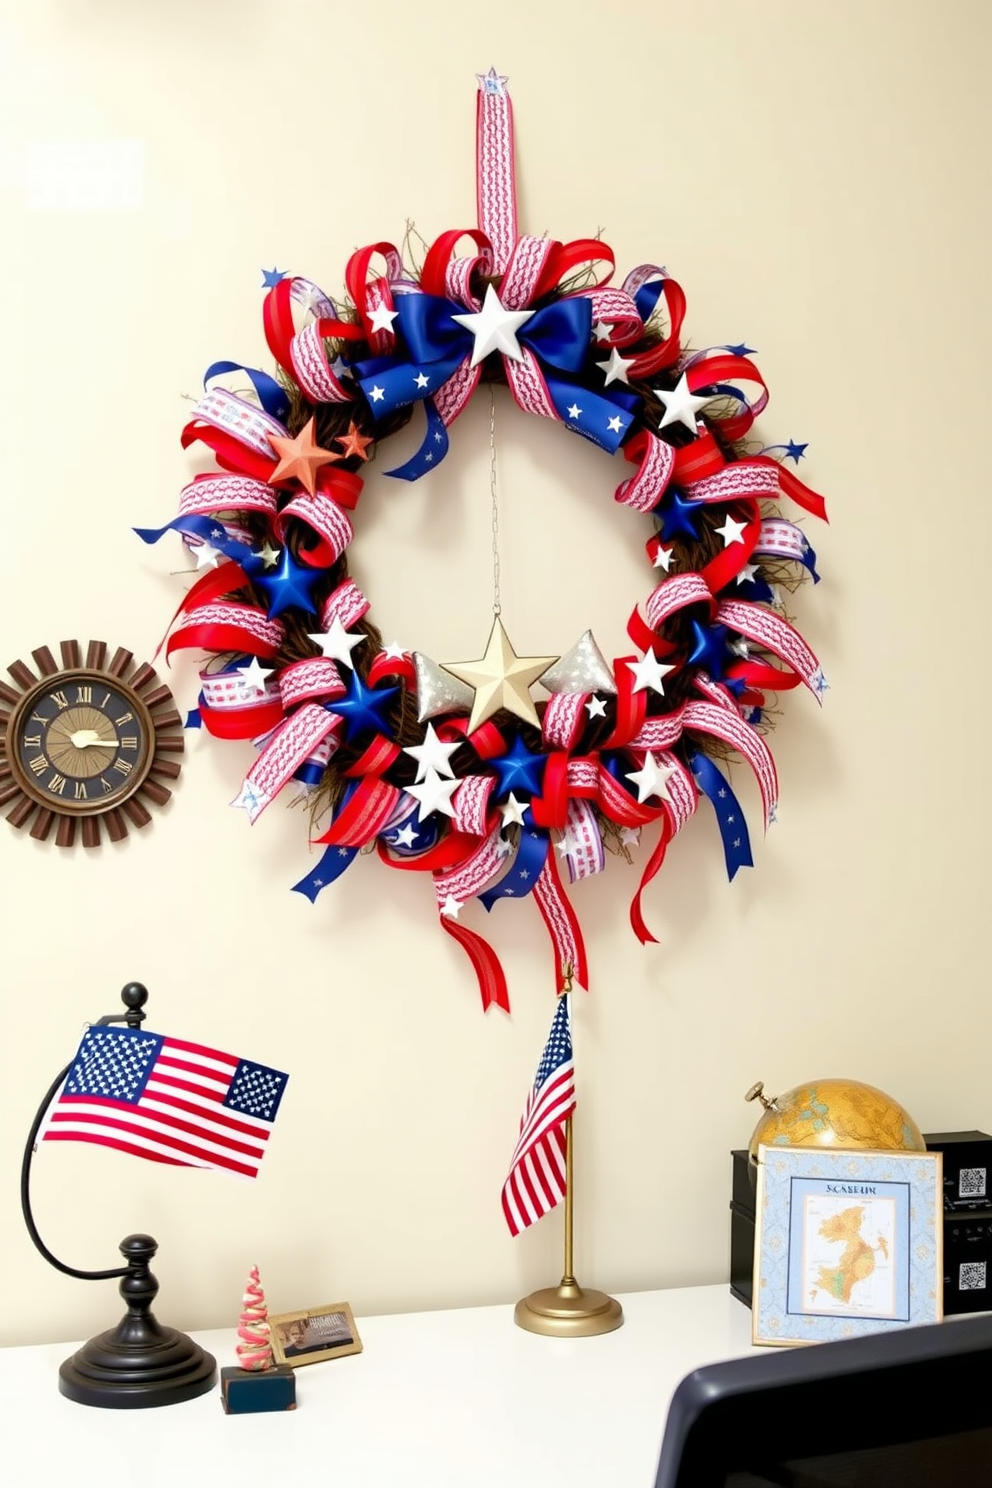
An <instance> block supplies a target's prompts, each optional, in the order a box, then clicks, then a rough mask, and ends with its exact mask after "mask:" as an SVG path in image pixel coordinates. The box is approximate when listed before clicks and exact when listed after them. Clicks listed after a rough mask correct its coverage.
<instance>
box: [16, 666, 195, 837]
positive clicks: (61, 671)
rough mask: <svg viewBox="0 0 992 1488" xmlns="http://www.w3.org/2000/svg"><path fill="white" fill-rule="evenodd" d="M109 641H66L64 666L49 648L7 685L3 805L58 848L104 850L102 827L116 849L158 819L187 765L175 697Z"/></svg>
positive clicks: (18, 821)
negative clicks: (155, 814) (154, 811)
mask: <svg viewBox="0 0 992 1488" xmlns="http://www.w3.org/2000/svg"><path fill="white" fill-rule="evenodd" d="M108 649H109V648H108V647H107V645H106V643H105V642H104V641H90V642H89V644H88V645H87V647H86V651H85V656H84V653H83V650H82V647H81V646H80V644H79V642H78V641H63V642H62V643H61V647H60V650H61V657H62V664H61V666H60V665H59V664H58V663H57V662H56V660H55V658H54V656H53V655H52V653H51V651H50V650H49V649H48V647H47V646H40V647H39V648H38V649H37V650H36V651H32V653H31V655H32V658H33V660H34V663H35V666H36V667H37V674H36V673H35V672H33V671H32V670H31V668H30V667H29V666H27V665H26V664H25V663H24V662H23V661H15V662H12V663H11V664H10V666H8V668H7V671H8V672H9V674H10V676H11V678H12V679H13V682H14V684H15V685H14V686H10V685H8V684H7V683H6V682H3V681H0V728H2V736H0V806H2V805H11V803H12V805H11V809H10V811H9V812H8V813H7V820H8V821H9V822H10V823H11V824H12V825H13V826H15V827H18V828H23V827H27V826H30V832H31V836H32V837H34V838H36V839H37V840H38V841H41V842H44V841H46V840H47V839H48V838H49V837H50V836H51V833H52V829H53V827H54V829H55V843H56V846H58V847H72V846H73V844H74V843H76V842H77V841H81V842H82V845H83V847H96V846H98V844H99V842H100V840H101V824H102V827H103V829H104V830H105V831H106V834H107V836H108V837H109V838H110V840H111V842H120V841H122V840H123V838H125V837H126V836H127V834H128V831H129V830H130V828H131V827H144V826H147V825H148V823H149V822H150V821H151V819H152V818H151V811H150V809H149V808H150V807H154V806H164V805H165V803H166V802H167V801H168V800H169V797H170V796H171V794H172V792H171V790H170V788H169V786H168V785H167V784H166V783H165V782H166V781H173V780H175V779H176V778H177V777H178V775H179V772H180V769H181V767H182V765H181V759H180V756H181V755H182V752H183V735H182V719H181V717H180V715H179V713H178V712H177V710H176V707H175V702H174V700H173V696H172V693H171V692H170V691H169V689H168V687H166V686H165V684H164V683H162V682H160V680H159V678H158V676H157V675H156V673H155V671H154V670H153V668H152V667H151V666H149V665H148V664H147V663H141V664H140V665H136V664H135V661H134V657H133V655H132V653H131V652H130V651H127V650H125V649H124V647H123V646H119V647H118V648H117V649H116V651H114V653H113V655H112V656H111V658H110V660H109V661H108V660H107V655H108Z"/></svg>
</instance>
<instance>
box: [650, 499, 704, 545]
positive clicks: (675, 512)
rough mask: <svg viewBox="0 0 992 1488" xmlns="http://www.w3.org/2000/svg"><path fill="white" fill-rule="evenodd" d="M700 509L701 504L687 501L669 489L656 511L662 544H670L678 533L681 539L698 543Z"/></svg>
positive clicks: (701, 507)
mask: <svg viewBox="0 0 992 1488" xmlns="http://www.w3.org/2000/svg"><path fill="white" fill-rule="evenodd" d="M702 509H703V504H702V502H699V501H687V500H686V499H685V497H684V496H681V495H680V494H679V492H678V491H677V490H676V489H675V487H674V486H673V487H671V488H670V489H669V491H668V494H667V495H666V496H665V498H664V500H663V502H662V505H661V507H660V508H659V510H658V516H659V517H660V519H661V540H662V542H671V540H672V538H673V537H678V535H679V534H680V533H681V534H682V536H683V537H691V538H692V539H693V541H694V542H698V541H699V526H698V522H699V513H700V512H701V511H702Z"/></svg>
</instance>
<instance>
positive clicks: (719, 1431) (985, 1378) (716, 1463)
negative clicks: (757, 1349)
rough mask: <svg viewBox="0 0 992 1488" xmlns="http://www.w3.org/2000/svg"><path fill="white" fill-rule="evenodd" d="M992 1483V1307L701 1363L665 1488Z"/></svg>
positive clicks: (679, 1394)
mask: <svg viewBox="0 0 992 1488" xmlns="http://www.w3.org/2000/svg"><path fill="white" fill-rule="evenodd" d="M770 1485H774V1488H992V1314H988V1313H985V1314H982V1315H981V1316H978V1317H969V1318H951V1319H948V1320H947V1321H945V1322H943V1323H931V1324H928V1325H927V1326H926V1327H922V1328H902V1329H894V1330H893V1331H891V1332H886V1333H877V1334H870V1335H868V1336H867V1337H862V1338H853V1339H850V1340H844V1341H843V1342H840V1343H822V1344H816V1345H813V1346H811V1347H804V1348H794V1349H772V1350H769V1351H768V1352H767V1353H763V1354H761V1355H749V1356H748V1357H747V1358H744V1359H731V1360H728V1361H727V1362H726V1363H724V1364H711V1365H708V1366H706V1367H705V1368H702V1369H697V1370H695V1371H694V1372H693V1373H692V1374H689V1375H687V1376H686V1377H685V1379H684V1380H683V1381H682V1382H681V1384H680V1385H679V1387H678V1389H677V1390H676V1391H675V1395H674V1396H673V1398H672V1403H671V1407H670V1408H669V1412H668V1421H667V1424H666V1427H665V1436H664V1440H663V1442H662V1447H661V1457H660V1459H659V1462H658V1473H657V1477H656V1478H655V1488H770Z"/></svg>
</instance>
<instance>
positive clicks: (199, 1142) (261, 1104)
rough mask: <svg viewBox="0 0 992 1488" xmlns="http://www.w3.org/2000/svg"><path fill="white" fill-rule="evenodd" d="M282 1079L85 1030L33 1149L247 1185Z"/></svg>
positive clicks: (175, 1047)
mask: <svg viewBox="0 0 992 1488" xmlns="http://www.w3.org/2000/svg"><path fill="white" fill-rule="evenodd" d="M288 1078H289V1077H288V1076H287V1075H285V1074H283V1072H282V1070H276V1069H271V1068H270V1067H269V1066H268V1065H265V1064H255V1063H253V1062H252V1061H250V1060H247V1059H236V1058H235V1057H234V1055H232V1054H224V1053H222V1052H221V1051H220V1050H219V1049H208V1048H206V1047H205V1046H204V1045H203V1044H189V1043H185V1042H183V1040H181V1039H172V1038H165V1037H164V1036H163V1035H162V1034H160V1033H150V1032H146V1031H145V1030H144V1029H141V1028H106V1027H99V1026H97V1027H93V1028H88V1029H87V1030H86V1033H85V1034H84V1035H83V1041H82V1043H81V1044H80V1046H79V1050H78V1052H77V1054H76V1057H75V1059H74V1060H73V1062H72V1065H71V1066H70V1069H69V1073H68V1075H67V1076H66V1080H65V1084H64V1085H63V1086H62V1090H61V1092H60V1094H59V1097H58V1099H57V1101H56V1102H55V1104H54V1106H53V1107H52V1109H51V1111H50V1112H49V1115H48V1121H47V1124H46V1128H45V1132H44V1136H43V1138H42V1140H43V1141H45V1142H95V1143H96V1144H97V1145H99V1146H102V1147H116V1148H117V1149H118V1151H120V1152H130V1153H132V1154H133V1155H134V1156H135V1157H147V1158H150V1159H151V1160H152V1161H153V1162H164V1163H175V1164H178V1165H180V1166H183V1167H192V1168H223V1169H225V1170H226V1171H227V1172H230V1173H237V1174H239V1175H241V1176H242V1177H246V1178H254V1177H256V1175H257V1173H258V1168H259V1164H260V1163H261V1161H262V1157H263V1155H264V1153H265V1144H266V1142H267V1141H268V1139H269V1133H270V1132H271V1130H272V1126H273V1123H274V1122H275V1119H276V1113H277V1112H278V1110H279V1102H280V1101H281V1100H282V1096H283V1092H284V1090H285V1089H286V1081H287V1079H288Z"/></svg>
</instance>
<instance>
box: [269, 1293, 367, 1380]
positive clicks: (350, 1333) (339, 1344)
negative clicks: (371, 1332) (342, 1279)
mask: <svg viewBox="0 0 992 1488" xmlns="http://www.w3.org/2000/svg"><path fill="white" fill-rule="evenodd" d="M269 1329H270V1338H271V1341H272V1352H273V1354H275V1357H276V1363H277V1364H292V1365H293V1367H294V1368H295V1367H296V1365H297V1364H319V1363H321V1362H322V1360H324V1359H338V1358H340V1357H341V1355H342V1354H360V1353H361V1352H362V1340H361V1339H360V1338H359V1336H358V1329H357V1328H356V1327H355V1318H354V1315H353V1313H352V1310H351V1308H350V1307H349V1305H348V1303H347V1302H329V1303H328V1304H327V1306H326V1307H309V1308H307V1310H306V1311H305V1312H281V1313H279V1314H278V1315H277V1316H273V1315H272V1314H271V1313H270V1314H269Z"/></svg>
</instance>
